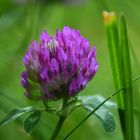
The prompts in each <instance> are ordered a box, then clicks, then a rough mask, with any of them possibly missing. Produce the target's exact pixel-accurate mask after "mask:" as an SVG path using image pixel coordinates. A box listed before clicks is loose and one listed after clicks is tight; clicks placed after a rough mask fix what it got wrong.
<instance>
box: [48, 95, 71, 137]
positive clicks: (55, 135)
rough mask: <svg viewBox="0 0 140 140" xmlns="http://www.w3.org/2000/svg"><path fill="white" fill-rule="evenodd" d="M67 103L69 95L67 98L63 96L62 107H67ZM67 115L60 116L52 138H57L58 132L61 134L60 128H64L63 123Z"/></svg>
mask: <svg viewBox="0 0 140 140" xmlns="http://www.w3.org/2000/svg"><path fill="white" fill-rule="evenodd" d="M67 103H68V98H67V97H66V98H63V106H62V109H63V108H64V107H65V105H66V104H67ZM66 117H67V116H59V120H58V122H57V125H56V128H55V130H54V132H53V134H52V137H51V139H50V140H55V139H56V137H57V136H58V134H59V132H60V130H61V128H62V125H63V123H64V121H65V119H66Z"/></svg>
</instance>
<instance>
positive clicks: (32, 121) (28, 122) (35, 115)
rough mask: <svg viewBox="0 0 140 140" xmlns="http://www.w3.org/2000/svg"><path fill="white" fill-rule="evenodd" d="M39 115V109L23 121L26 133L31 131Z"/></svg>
mask: <svg viewBox="0 0 140 140" xmlns="http://www.w3.org/2000/svg"><path fill="white" fill-rule="evenodd" d="M40 117H41V112H40V111H35V112H33V113H32V114H31V115H30V116H29V117H28V118H27V119H26V120H25V121H24V130H25V132H26V133H29V134H30V133H31V132H32V131H33V129H34V128H35V126H36V125H37V123H38V122H39V120H40Z"/></svg>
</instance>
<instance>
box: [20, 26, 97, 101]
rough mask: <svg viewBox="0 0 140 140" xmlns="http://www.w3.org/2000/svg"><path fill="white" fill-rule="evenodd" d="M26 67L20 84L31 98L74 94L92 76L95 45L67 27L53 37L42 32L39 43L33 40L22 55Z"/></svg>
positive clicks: (61, 96) (84, 85)
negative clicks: (91, 44)
mask: <svg viewBox="0 0 140 140" xmlns="http://www.w3.org/2000/svg"><path fill="white" fill-rule="evenodd" d="M23 63H24V65H25V66H26V71H25V72H23V73H22V75H21V84H22V86H23V87H24V88H25V89H26V96H28V97H29V98H31V99H34V98H35V99H44V100H48V99H60V98H63V97H69V96H74V95H76V94H77V93H78V92H79V91H81V90H82V89H84V88H85V87H86V85H87V83H88V82H89V81H90V80H91V79H92V78H93V77H94V75H95V73H96V71H97V69H98V64H97V62H96V49H95V47H92V49H91V50H90V45H89V41H88V40H87V39H85V38H84V37H83V36H81V35H80V32H79V31H77V30H74V29H71V28H70V27H67V26H66V27H64V28H63V30H62V31H57V33H56V35H55V37H52V36H49V35H48V33H47V32H43V33H42V34H41V36H40V43H39V44H38V43H37V42H36V41H33V42H32V43H31V45H30V47H29V49H28V51H27V53H26V55H25V56H24V58H23Z"/></svg>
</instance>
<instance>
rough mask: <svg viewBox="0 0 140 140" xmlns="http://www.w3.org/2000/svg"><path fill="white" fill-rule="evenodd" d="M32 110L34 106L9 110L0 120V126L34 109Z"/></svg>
mask: <svg viewBox="0 0 140 140" xmlns="http://www.w3.org/2000/svg"><path fill="white" fill-rule="evenodd" d="M34 110H35V108H34V107H25V108H19V109H14V110H12V111H11V112H9V113H8V114H7V115H6V117H5V118H4V119H3V120H2V121H1V122H0V126H3V125H6V124H7V123H10V122H12V121H14V120H16V119H17V118H19V117H20V116H22V115H23V114H25V113H27V112H31V111H34Z"/></svg>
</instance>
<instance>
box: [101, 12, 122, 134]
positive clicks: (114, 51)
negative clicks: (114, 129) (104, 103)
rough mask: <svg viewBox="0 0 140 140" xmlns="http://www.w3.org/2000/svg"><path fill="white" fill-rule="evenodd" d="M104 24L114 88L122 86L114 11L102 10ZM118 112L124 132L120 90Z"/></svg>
mask: <svg viewBox="0 0 140 140" xmlns="http://www.w3.org/2000/svg"><path fill="white" fill-rule="evenodd" d="M103 17H104V24H105V30H106V35H107V39H108V50H109V55H110V64H111V69H112V76H113V81H114V87H115V90H117V89H120V88H121V87H123V81H122V80H123V78H122V73H123V72H122V69H121V68H122V66H121V65H122V63H121V56H120V55H121V54H120V45H119V33H118V28H117V22H116V16H115V13H114V12H110V13H108V12H106V11H105V12H103ZM117 104H118V112H119V116H120V122H121V127H122V131H123V133H124V126H125V124H124V118H125V117H124V114H125V113H124V91H123V90H122V91H121V94H119V95H118V96H117Z"/></svg>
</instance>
